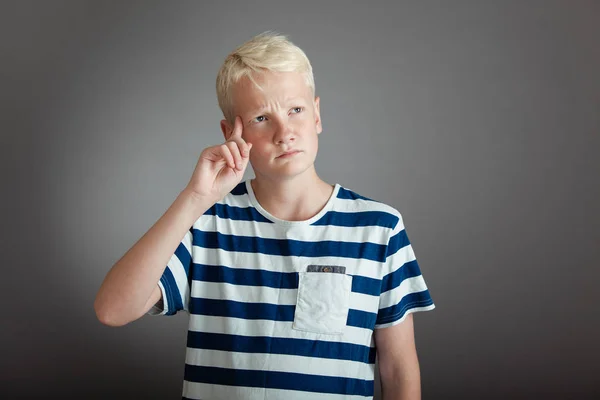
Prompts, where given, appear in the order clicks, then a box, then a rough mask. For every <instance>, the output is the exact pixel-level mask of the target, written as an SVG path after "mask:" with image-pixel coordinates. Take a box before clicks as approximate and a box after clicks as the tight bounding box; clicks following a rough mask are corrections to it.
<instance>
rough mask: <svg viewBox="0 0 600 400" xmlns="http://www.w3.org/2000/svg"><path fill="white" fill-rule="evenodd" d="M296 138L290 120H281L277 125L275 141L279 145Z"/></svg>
mask: <svg viewBox="0 0 600 400" xmlns="http://www.w3.org/2000/svg"><path fill="white" fill-rule="evenodd" d="M294 140H295V134H294V130H293V129H292V126H291V124H290V123H289V121H285V120H279V121H277V124H276V126H275V134H274V135H273V142H274V143H275V144H277V145H282V144H288V143H290V142H293V141H294Z"/></svg>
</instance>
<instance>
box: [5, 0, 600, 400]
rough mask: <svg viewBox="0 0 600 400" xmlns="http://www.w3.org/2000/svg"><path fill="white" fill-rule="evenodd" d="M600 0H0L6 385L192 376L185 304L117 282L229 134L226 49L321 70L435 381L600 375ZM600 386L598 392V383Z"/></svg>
mask: <svg viewBox="0 0 600 400" xmlns="http://www.w3.org/2000/svg"><path fill="white" fill-rule="evenodd" d="M599 20H600V2H598V1H567V0H564V1H494V2H490V1H452V2H449V1H439V2H432V1H404V2H395V3H393V4H392V2H389V4H388V3H387V2H385V3H384V2H369V3H368V4H367V2H357V4H355V5H350V3H349V2H345V1H344V2H323V4H319V3H317V2H314V3H310V2H305V1H295V2H283V1H272V2H246V1H239V2H166V1H165V2H149V1H146V2H132V1H128V2H100V1H96V2H89V1H87V2H85V1H69V2H66V1H38V2H31V1H13V2H6V1H5V2H2V4H1V9H0V57H1V62H0V77H1V82H0V99H1V104H0V106H1V108H0V110H1V114H0V115H1V117H0V118H1V126H0V129H1V139H0V140H1V141H0V148H1V150H0V162H1V169H0V174H1V179H2V180H1V182H2V196H1V198H0V201H1V210H2V230H1V234H2V237H1V241H0V246H1V251H2V253H1V254H2V257H3V269H2V270H3V276H2V279H1V281H0V282H1V283H0V285H1V293H2V308H3V314H4V317H3V319H2V328H1V330H0V332H1V335H2V340H1V341H0V343H1V344H0V345H1V346H2V347H1V349H0V350H1V354H2V356H1V357H0V368H1V371H0V372H1V389H0V397H2V398H11V399H12V398H32V397H47V396H52V397H55V396H58V395H60V396H61V397H63V398H86V399H101V398H102V399H108V398H121V397H132V398H163V399H167V398H170V399H175V398H180V396H181V385H182V382H181V380H182V377H183V366H184V352H185V339H186V326H187V316H186V315H178V316H175V317H171V318H168V317H155V318H151V317H145V318H142V319H141V320H138V321H136V322H134V323H132V324H130V325H128V326H126V327H123V328H108V327H105V326H103V325H101V324H100V323H99V322H97V320H96V319H95V315H94V311H93V306H92V305H93V300H94V297H95V295H96V291H97V290H98V288H99V285H100V283H101V281H102V279H103V277H104V276H105V274H106V273H107V272H108V270H109V268H110V267H111V266H112V265H113V263H114V262H116V261H117V260H118V259H119V258H120V257H121V256H122V255H123V254H124V253H125V251H126V250H127V249H128V248H129V247H130V246H132V245H133V244H134V243H135V242H136V241H137V239H138V238H139V237H140V236H141V235H142V234H143V233H144V232H145V231H146V230H147V229H148V228H149V227H150V226H151V225H152V224H153V223H154V222H155V221H156V220H157V219H158V218H159V217H160V216H161V215H162V213H163V212H164V211H165V210H166V209H167V208H168V206H169V205H170V204H171V202H172V201H173V200H174V199H175V197H176V195H177V194H178V193H179V191H180V190H181V189H183V187H184V186H185V185H186V184H187V182H188V180H189V178H190V176H191V173H192V171H193V168H194V166H195V164H196V161H197V158H198V156H199V154H200V152H201V150H202V149H203V148H204V147H206V146H209V145H213V144H216V143H219V142H221V140H222V137H221V134H220V130H219V120H220V119H221V115H220V112H219V109H218V106H217V101H216V95H215V89H214V85H215V77H216V73H217V69H218V67H219V66H220V64H221V62H222V61H223V59H224V58H225V56H226V55H227V54H228V53H229V52H230V51H231V50H233V49H234V48H235V47H236V46H238V45H239V44H241V43H242V42H244V41H245V40H247V39H249V38H250V37H251V36H253V35H255V34H257V33H260V32H262V31H265V30H267V29H275V30H279V31H281V32H282V33H285V34H288V35H289V37H290V38H291V40H292V41H294V42H295V43H296V44H298V45H299V46H300V47H302V48H303V49H304V50H305V51H306V53H307V54H308V56H309V58H310V59H311V61H312V63H313V66H314V69H315V80H316V86H317V94H318V95H320V96H321V101H322V118H323V124H324V132H323V134H322V135H321V142H320V153H319V156H318V161H317V169H318V171H319V173H320V174H321V175H322V176H323V177H324V179H326V180H327V181H329V182H332V183H333V182H339V183H341V184H342V185H344V186H346V187H348V188H350V189H353V190H355V191H357V192H359V193H361V194H364V195H367V196H369V197H372V198H375V199H378V200H381V201H384V202H387V203H389V204H391V205H392V206H394V207H396V208H397V209H399V210H400V212H401V213H402V214H403V215H404V218H405V223H406V226H407V229H408V233H409V237H410V238H411V241H412V242H413V246H414V248H415V251H416V254H417V258H418V260H419V261H420V265H421V268H422V272H423V274H424V276H425V279H426V281H427V283H428V285H429V288H430V290H431V294H432V296H433V298H434V301H435V302H436V304H437V309H436V310H435V311H432V312H428V313H422V314H418V315H417V316H416V318H415V321H416V322H415V323H416V337H417V347H418V352H419V356H420V362H421V371H422V382H423V398H424V399H447V398H462V399H471V398H472V399H506V398H544V399H559V398H592V397H594V395H595V396H599V395H600V383H599V380H598V375H599V372H600V367H599V361H598V360H599V359H600V345H599V341H598V338H600V328H599V324H598V322H599V321H598V320H599V317H598V315H599V313H598V303H599V301H600V295H599V294H598V289H597V288H596V286H597V284H598V281H599V278H600V273H599V271H598V267H599V265H598V264H599V263H598V261H599V259H600V252H599V250H598V249H599V244H600V233H599V231H600V213H599V211H600V208H599V204H600V190H599V189H600V187H599V178H598V176H599V172H600V157H599V154H600V112H599V110H600V78H599V72H598V71H600V50H599V49H600V46H599V45H598V43H599V41H600V24H599V23H598V21H599ZM596 398H598V397H596Z"/></svg>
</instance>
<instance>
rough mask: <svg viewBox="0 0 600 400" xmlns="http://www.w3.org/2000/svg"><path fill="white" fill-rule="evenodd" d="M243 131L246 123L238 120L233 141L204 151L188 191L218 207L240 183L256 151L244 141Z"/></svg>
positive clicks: (231, 137) (231, 136) (234, 126)
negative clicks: (220, 201) (251, 153)
mask: <svg viewBox="0 0 600 400" xmlns="http://www.w3.org/2000/svg"><path fill="white" fill-rule="evenodd" d="M242 130H243V125H242V120H241V118H240V117H236V118H235V122H234V125H233V132H232V133H231V135H229V139H228V140H227V141H226V142H225V143H223V144H221V145H217V146H211V147H207V148H206V149H204V150H203V151H202V153H201V154H200V158H199V159H198V164H197V165H196V168H195V170H194V173H193V174H192V178H191V179H190V182H189V183H188V185H187V188H186V189H187V190H189V191H190V192H191V193H192V194H194V195H197V196H200V197H203V198H206V199H210V200H211V201H212V202H213V203H214V202H217V201H219V200H220V199H222V198H223V197H225V195H226V194H227V193H229V192H230V191H231V190H232V189H233V188H234V187H235V186H236V185H237V184H238V183H240V181H241V180H242V177H243V176H244V171H245V170H246V167H247V166H248V160H249V159H250V150H251V149H252V144H251V143H246V142H245V141H244V139H242Z"/></svg>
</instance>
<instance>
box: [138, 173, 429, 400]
mask: <svg viewBox="0 0 600 400" xmlns="http://www.w3.org/2000/svg"><path fill="white" fill-rule="evenodd" d="M310 264H318V265H339V266H344V267H345V268H346V271H345V273H346V274H347V275H349V276H350V277H351V279H352V283H351V286H350V285H348V286H347V288H350V287H351V289H347V290H349V291H350V292H349V294H348V305H347V319H346V325H345V327H344V328H343V333H341V334H335V333H318V332H316V331H315V332H312V331H310V330H300V329H295V328H294V326H293V324H294V317H295V313H296V309H297V305H298V304H299V303H298V301H299V298H298V297H299V291H298V285H299V275H300V273H305V271H306V267H307V266H308V265H310ZM313 274H314V273H313ZM345 279H349V278H345ZM319 280H320V278H319ZM159 287H160V288H161V291H162V294H163V305H164V308H163V309H162V310H158V309H153V310H152V311H150V312H149V313H150V314H166V315H173V314H175V313H176V312H178V311H181V310H185V311H187V312H188V313H189V314H190V323H189V330H188V340H187V352H186V367H185V373H184V387H183V396H184V398H188V399H204V398H230V399H265V398H268V399H280V398H281V399H283V398H285V399H286V400H293V399H305V398H311V399H330V400H333V399H341V398H344V399H365V398H367V399H368V398H372V396H373V392H374V370H375V356H376V349H375V343H374V340H373V330H374V329H379V328H384V327H388V326H391V325H395V324H397V323H399V322H401V321H402V320H403V319H404V318H405V317H406V315H408V314H409V313H411V312H415V311H425V310H431V309H433V308H434V307H435V306H434V304H433V301H432V300H431V297H430V295H429V291H428V288H427V285H426V284H425V281H424V279H423V277H422V275H421V272H420V269H419V265H418V263H417V261H416V258H415V254H414V252H413V249H412V246H411V245H410V241H409V240H408V237H407V235H406V231H405V229H404V224H403V221H402V217H401V215H400V214H399V213H398V211H396V210H395V209H393V208H392V207H389V206H387V205H385V204H383V203H379V202H376V201H373V200H370V199H368V198H365V197H362V196H360V195H358V194H356V193H354V192H352V191H350V190H348V189H345V188H343V187H341V186H340V185H336V186H335V189H334V192H333V195H332V197H331V199H330V200H329V202H328V203H327V205H326V206H325V208H324V209H323V210H322V211H321V212H320V213H319V214H318V215H317V216H315V217H313V218H312V219H311V220H309V221H301V222H285V221H280V220H277V219H276V218H274V217H273V216H271V215H270V214H268V212H266V211H265V210H264V209H262V207H261V206H260V204H258V203H257V202H256V198H255V197H254V194H253V192H252V187H251V185H250V182H249V181H247V182H242V183H240V184H239V185H238V186H237V187H236V188H235V189H234V190H233V191H232V192H231V193H230V194H229V195H228V196H226V197H225V198H224V199H223V200H222V201H220V202H218V203H217V204H215V205H214V206H213V207H211V209H209V210H208V211H207V212H206V213H205V214H204V215H203V216H202V217H201V218H199V219H198V220H197V221H196V222H195V223H194V225H193V226H192V227H191V229H190V230H189V231H188V232H187V234H186V235H185V237H184V238H183V240H182V242H181V244H180V245H179V247H178V248H177V250H176V252H175V253H174V254H173V256H172V257H171V259H170V261H169V262H168V264H167V268H166V269H165V272H164V274H163V276H162V277H161V280H160V282H159ZM304 288H306V287H304ZM304 290H305V289H303V291H304ZM346 293H348V292H346ZM315 294H316V293H315ZM324 306H326V308H327V307H332V308H335V307H338V305H335V304H333V305H331V304H325V305H324ZM344 311H346V310H345V309H344ZM342 315H346V314H342ZM341 321H343V320H341Z"/></svg>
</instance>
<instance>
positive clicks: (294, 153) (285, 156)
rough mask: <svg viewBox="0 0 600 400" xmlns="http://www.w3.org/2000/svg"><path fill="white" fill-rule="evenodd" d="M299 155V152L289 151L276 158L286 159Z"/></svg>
mask: <svg viewBox="0 0 600 400" xmlns="http://www.w3.org/2000/svg"><path fill="white" fill-rule="evenodd" d="M298 153H300V150H291V151H286V152H285V153H283V154H282V155H280V156H277V157H276V158H288V157H292V156H295V155H296V154H298Z"/></svg>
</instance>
